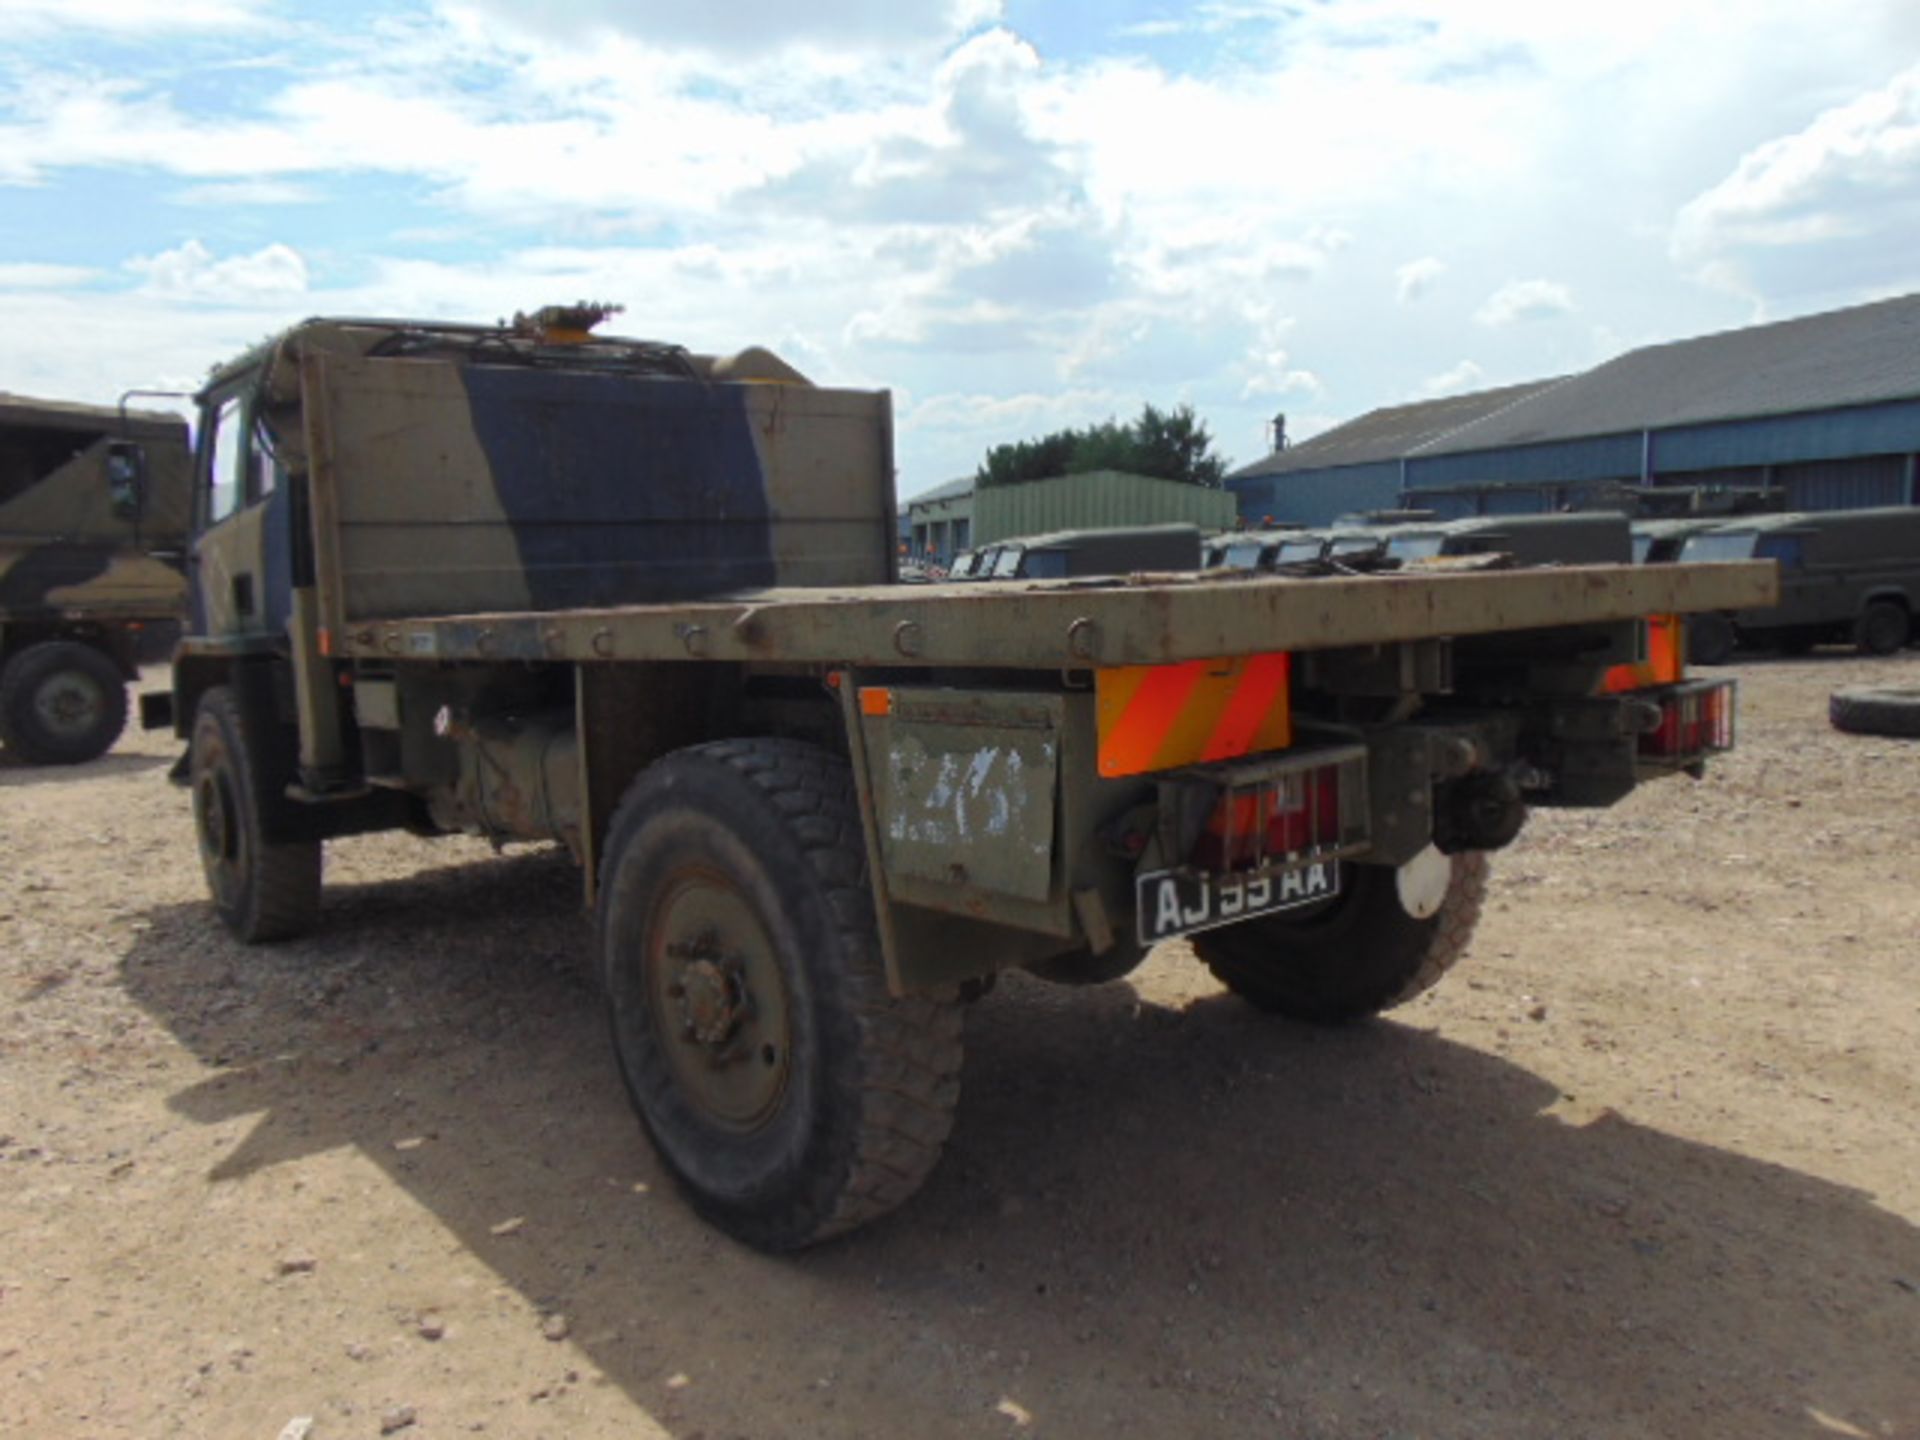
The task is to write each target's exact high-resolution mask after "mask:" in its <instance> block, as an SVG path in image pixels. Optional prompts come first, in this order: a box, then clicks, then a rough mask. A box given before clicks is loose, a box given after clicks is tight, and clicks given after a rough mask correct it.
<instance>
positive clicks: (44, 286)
mask: <svg viewBox="0 0 1920 1440" xmlns="http://www.w3.org/2000/svg"><path fill="white" fill-rule="evenodd" d="M99 274H100V272H99V271H97V270H89V269H87V268H86V267H85V266H82V265H45V264H35V263H33V262H31V261H29V262H26V263H13V264H0V290H71V289H78V288H79V287H80V286H82V285H87V284H91V283H92V282H93V281H94V280H96V279H98V278H99Z"/></svg>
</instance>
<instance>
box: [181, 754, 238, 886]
mask: <svg viewBox="0 0 1920 1440" xmlns="http://www.w3.org/2000/svg"><path fill="white" fill-rule="evenodd" d="M193 816H194V820H195V822H196V823H195V827H194V828H195V829H197V830H198V831H199V833H200V860H201V863H202V864H203V865H204V866H205V867H206V871H207V878H208V879H209V880H210V881H211V882H212V884H213V889H214V892H215V893H216V894H218V895H220V896H221V897H222V898H224V897H226V896H227V895H229V894H231V893H232V891H233V889H234V886H235V884H236V882H237V879H238V876H239V874H240V870H241V866H242V863H243V861H244V859H245V851H246V837H245V832H244V830H243V829H242V828H241V825H240V805H239V801H238V799H237V798H236V797H235V795H234V793H233V784H232V780H231V778H230V777H229V776H228V774H227V772H226V767H225V766H222V765H211V766H209V767H208V768H207V769H206V771H205V772H204V773H203V774H202V775H201V776H200V778H199V780H198V782H197V783H196V784H195V785H194V787H193Z"/></svg>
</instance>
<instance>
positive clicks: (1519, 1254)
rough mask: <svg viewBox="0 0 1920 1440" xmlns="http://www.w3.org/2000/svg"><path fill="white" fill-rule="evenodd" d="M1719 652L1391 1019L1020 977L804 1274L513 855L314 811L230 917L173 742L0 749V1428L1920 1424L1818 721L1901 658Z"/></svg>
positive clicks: (1891, 1036) (1858, 754)
mask: <svg viewBox="0 0 1920 1440" xmlns="http://www.w3.org/2000/svg"><path fill="white" fill-rule="evenodd" d="M1737 673H1738V674H1739V675H1740V677H1741V680H1742V683H1743V704H1744V711H1743V735H1742V747H1741V749H1740V751H1739V752H1738V753H1737V754H1736V755H1735V756H1733V757H1730V758H1729V759H1728V760H1727V761H1725V762H1723V763H1721V764H1720V765H1719V766H1717V767H1716V769H1715V770H1714V772H1713V774H1712V775H1711V776H1710V777H1709V778H1708V779H1707V780H1706V781H1705V782H1703V783H1700V784H1693V783H1691V782H1688V781H1684V780H1680V781H1672V782H1667V783H1664V784H1660V785H1655V786H1649V787H1647V788H1645V789H1643V790H1642V791H1640V792H1639V793H1637V794H1636V795H1635V796H1633V797H1632V798H1631V799H1630V800H1629V801H1628V802H1627V803H1625V804H1623V805H1621V806H1619V807H1618V808H1616V809H1614V810H1612V811H1609V812H1604V813H1599V814H1577V813H1565V814H1543V815H1540V816H1537V817H1536V818H1535V819H1534V821H1533V822H1532V824H1531V825H1530V827H1529V829H1528V831H1527V833H1526V835H1525V836H1524V837H1523V838H1522V840H1521V841H1520V843H1519V844H1517V845H1516V846H1515V847H1514V848H1513V849H1512V850H1510V851H1509V852H1507V853H1506V854H1504V855H1502V856H1501V857H1499V858H1498V860H1497V861H1496V864H1495V879H1494V891H1493V898H1492V901H1491V904H1490V909H1489V913H1488V915H1487V917H1486V919H1485V921H1484V922H1483V924H1482V926H1481V929H1480V933H1479V936H1478V938H1477V939H1476V941H1475V943H1474V945H1473V947H1472V950H1471V953H1470V954H1469V956H1468V958H1467V960H1466V961H1465V962H1464V963H1463V964H1462V966H1461V968H1460V969H1459V970H1457V971H1456V972H1455V973H1454V975H1453V977H1452V978H1451V979H1449V980H1448V981H1447V982H1446V983H1445V984H1443V985H1442V986H1441V987H1440V988H1439V989H1438V990H1437V991H1435V992H1433V993H1432V994H1430V995H1429V996H1427V997H1425V998H1423V999H1422V1000H1420V1001H1418V1002H1416V1003H1414V1004H1412V1005H1410V1006H1408V1007H1406V1008H1405V1009H1403V1010H1401V1011H1399V1012H1396V1013H1395V1014H1394V1015H1393V1016H1392V1017H1391V1018H1389V1019H1386V1020H1382V1021H1379V1022H1376V1023H1373V1024H1370V1025H1363V1026H1356V1027H1351V1028H1347V1029H1341V1030H1332V1031H1317V1030H1311V1029H1307V1028H1304V1027H1300V1026H1295V1025H1290V1024H1285V1023H1278V1022H1274V1021H1272V1020H1268V1019H1264V1018H1262V1017H1259V1016H1257V1015H1255V1014H1253V1013H1252V1012H1250V1011H1249V1010H1248V1009H1246V1008H1245V1007H1244V1006H1242V1005H1240V1004H1239V1003H1237V1002H1236V1001H1234V1000H1233V999H1231V998H1230V997H1228V996H1226V995H1224V994H1222V993H1221V991H1220V990H1219V988H1218V987H1217V986H1216V985H1215V984H1214V983H1213V982H1212V980H1211V979H1210V978H1209V977H1208V976H1207V975H1206V973H1205V972H1204V971H1203V970H1202V969H1200V968H1199V967H1198V966H1197V965H1196V964H1195V963H1194V961H1193V959H1192V957H1191V955H1190V954H1189V953H1187V952H1186V951H1185V950H1184V949H1183V948H1182V947H1178V946H1171V947H1166V948H1165V949H1164V950H1163V951H1162V952H1161V953H1160V954H1159V955H1157V956H1156V957H1155V958H1154V960H1153V961H1152V962H1151V963H1150V964H1149V965H1148V966H1147V967H1146V968H1144V969H1143V970H1142V971H1140V972H1139V973H1138V974H1137V975H1136V976H1134V977H1133V980H1132V981H1131V982H1128V983H1122V984H1115V985H1108V986H1103V987H1100V988H1098V989H1095V990H1088V991H1066V990H1058V989H1052V988H1049V987H1046V986H1044V985H1041V984H1039V983H1038V982H1032V981H1027V980H1024V978H1023V977H1018V976H1015V977H1012V978H1011V979H1010V980H1009V982H1008V983H1006V984H1003V985H1002V986H1001V987H1000V988H999V989H998V990H997V991H996V992H995V993H994V994H993V995H992V996H990V997H989V998H988V999H987V1000H985V1001H984V1002H982V1003H981V1004H980V1005H978V1006H976V1007H975V1008H974V1009H973V1011H972V1012H971V1014H970V1015H969V1025H968V1045H969V1051H970V1055H969V1062H968V1075H967V1085H966V1092H965V1095H964V1097H963V1099H962V1102H961V1108H960V1113H959V1119H958V1124H957V1127H956V1129H955V1132H954V1137H953V1141H952V1143H951V1145H950V1147H949V1150H948V1154H947V1157H946V1160H945V1161H944V1162H943V1164H942V1165H941V1167H940V1169H939V1170H938V1171H937V1172H936V1173H935V1175H934V1177H933V1179H932V1181H931V1182H930V1184H929V1185H928V1187H927V1189H926V1191H925V1192H923V1194H922V1195H921V1196H920V1197H919V1198H918V1199H917V1200H916V1201H915V1202H914V1203H912V1204H911V1205H909V1206H908V1207H907V1208H906V1209H905V1210H903V1211H902V1212H900V1213H899V1214H897V1215H895V1216H894V1217H892V1218H890V1219H889V1220H887V1221H885V1222H883V1223H881V1224H879V1225H877V1226H875V1227H872V1228H871V1229H869V1230H866V1231H864V1232H861V1233H860V1234H858V1235H855V1236H853V1237H850V1238H849V1239H847V1240H844V1241H842V1242H838V1243H836V1244H834V1245H831V1246H829V1247H826V1248H824V1249H822V1250H819V1251H816V1252H813V1253H811V1254H808V1255H806V1256H803V1257H801V1258H799V1259H793V1260H771V1259H767V1258H765V1257H762V1256H759V1255H756V1254H753V1253H751V1252H747V1251H744V1250H742V1249H740V1248H739V1247H737V1246H735V1245H733V1244H731V1243H730V1242H728V1241H726V1240H724V1239H722V1238H720V1237H718V1236H716V1235H715V1234H714V1233H712V1232H711V1231H709V1230H707V1229H705V1228H704V1227H702V1226H701V1225H700V1224H699V1223H698V1222H697V1221H695V1220H694V1219H693V1218H692V1216H691V1214H690V1213H689V1212H688V1210H687V1209H686V1208H685V1207H684V1206H683V1205H682V1204H681V1203H680V1202H679V1201H678V1200H677V1199H676V1197H675V1196H674V1194H673V1193H672V1190H671V1187H670V1186H669V1185H668V1184H667V1182H666V1181H665V1179H664V1177H663V1175H662V1173H661V1171H660V1169H659V1167H658V1165H657V1164H656V1163H655V1161H654V1159H653V1157H652V1155H651V1153H650V1152H649V1150H648V1148H647V1146H646V1144H645V1142H644V1140H643V1138H642V1137H641V1135H640V1134H639V1132H638V1129H637V1127H636V1125H635V1123H634V1121H633V1119H632V1118H631V1116H630V1114H629V1112H628V1110H627V1109H626V1105H625V1100H624V1097H623V1095H622V1093H621V1088H620V1085H619V1082H618V1080H617V1078H616V1076H615V1074H614V1071H613V1068H612V1064H611V1062H610V1059H609V1056H608V1053H607V1045H606V1043H605V1039H604V1036H603V1034H602V1026H601V1021H600V1017H599V1014H598V1012H597V1009H596V1006H595V1000H594V995H593V991H592V987H591V984H590V981H589V979H588V976H587V972H586V969H585V965H584V956H585V953H586V948H587V939H588V935H587V925H586V922H585V919H584V917H583V915H582V913H581V911H580V909H579V905H578V900H579V891H578V882H577V879H576V877H575V876H574V874H573V872H572V871H571V870H570V869H569V868H568V867H567V866H566V865H565V864H564V863H562V862H560V861H558V860H556V859H555V858H554V857H553V856H552V855H551V854H548V853H544V852H537V851H516V852H510V853H509V854H508V855H506V856H505V857H495V856H494V855H493V854H492V853H491V852H490V851H489V850H488V849H487V848H486V847H485V846H483V845H480V844H477V843H470V842H467V841H442V842H437V843H432V844H428V843H423V842H420V841H417V840H413V839H410V838H406V837H386V836H381V837H370V838H365V839H358V840H352V841H346V842H341V843H339V844H336V845H335V846H333V847H331V849H330V852H329V858H328V890H327V898H326V907H325V914H324V926H323V928H322V930H321V931H320V932H319V933H317V934H315V935H314V936H312V937H311V938H309V939H307V940H305V941H302V942H299V943H296V944H290V945H285V946H278V947H271V948H263V949H257V950H245V949H242V948H241V947H239V946H236V945H234V944H231V943H230V942H229V941H228V940H227V939H226V938H225V937H224V935H223V933H222V932H221V931H220V930H219V929H218V927H217V926H216V924H215V923H214V921H213V919H212V917H211V915H210V913H209V912H208V910H207V908H206V906H205V904H204V902H203V899H202V889H201V881H200V876H199V873H198V867H197V862H196V858H195V854H194V850H193V846H192V841H191V836H190V831H189V825H188V817H187V802H186V796H185V793H184V792H183V791H180V790H178V789H175V788H173V787H170V786H169V785H167V783H166V781H165V770H166V766H167V764H168V763H169V762H170V761H171V759H172V756H173V746H172V744H171V742H170V741H166V740H164V739H163V738H161V737H154V736H141V735H129V736H128V737H127V738H126V739H124V740H123V741H122V743H121V745H120V746H119V747H118V749H117V750H116V751H115V752H114V753H113V754H112V755H110V756H108V757H106V758H105V759H103V760H100V761H98V762H95V763H94V764H92V765H88V766H85V767H81V768H79V769H75V770H69V771H41V770H26V769H19V768H6V769H0V846H3V847H4V854H5V857H6V861H5V867H4V868H5V875H4V878H3V879H0V997H4V1004H3V1006H0V1395H4V1399H0V1433H5V1434H8V1435H21V1436H33V1437H60V1436H86V1437H96V1436H97V1437H119V1436H138V1437H158V1436H193V1437H260V1440H273V1437H275V1436H279V1435H282V1434H283V1433H284V1434H290V1435H296V1436H297V1435H300V1434H303V1433H310V1434H311V1436H312V1437H314V1440H332V1437H340V1436H368V1437H374V1436H379V1435H381V1434H383V1433H390V1434H399V1435H404V1436H406V1437H408V1440H411V1437H412V1436H415V1435H420V1436H428V1435H454V1434H468V1433H475V1432H480V1433H486V1434H491V1435H501V1436H554V1437H562V1436H564V1437H582V1436H585V1437H598V1436H609V1437H610V1436H623V1437H624V1436H650V1435H669V1436H674V1437H677V1440H732V1437H752V1440H760V1437H807V1436H894V1435H912V1436H927V1437H936V1436H948V1435H952V1436H1001V1435H1016V1434H1022V1433H1027V1434H1034V1435H1052V1436H1084V1437H1088V1440H1092V1437H1107V1436H1112V1435H1182V1436H1185V1435H1208V1436H1212V1435H1219V1436H1240V1435H1247V1436H1256V1435H1257V1436H1284V1437H1289V1440H1318V1437H1329V1440H1330V1437H1397V1440H1406V1437H1416V1436H1417V1437H1426V1440H1439V1437H1461V1440H1466V1437H1473V1440H1489V1437H1506V1436H1513V1437H1522V1436H1524V1437H1539V1436H1556V1437H1560V1436H1596V1437H1622V1436H1628V1437H1634V1436H1645V1437H1672V1436H1716V1437H1718V1436H1729V1437H1731V1436H1738V1437H1752V1436H1776V1435H1777V1436H1823V1435H1824V1436H1831V1435H1839V1436H1873V1437H1903V1436H1904V1437H1914V1436H1920V1230H1917V1229H1916V1228H1915V1227H1916V1222H1920V1136H1917V1135H1916V1127H1915V1124H1914V1121H1915V1116H1916V1113H1917V1110H1916V1100H1917V1099H1920V1073H1917V1068H1916V1061H1915V1056H1916V1053H1920V1046H1917V1045H1916V1041H1920V987H1917V986H1916V982H1915V977H1914V963H1915V960H1916V949H1917V948H1920V947H1917V946H1916V936H1920V888H1917V887H1916V865H1915V861H1916V856H1920V742H1903V741H1895V740H1874V739H1863V738H1859V737H1851V736H1843V735H1840V734H1837V733H1835V732H1833V731H1831V730H1830V729H1829V728H1828V726H1827V723H1826V719H1825V704H1826V696H1827V692H1828V690H1829V689H1831V688H1833V687H1834V686H1837V685H1841V684H1847V683H1855V682H1859V681H1864V680H1869V679H1873V680H1880V681H1884V682H1889V683H1904V684H1907V685H1914V684H1920V655H1916V654H1911V653H1910V654H1909V655H1907V656H1903V657H1901V658H1899V659H1896V660H1892V661H1884V662H1870V661H1862V660H1857V659H1854V658H1852V657H1850V656H1845V655H1841V654H1838V653H1835V654H1832V655H1823V656H1816V657H1814V658H1812V659H1809V660H1806V661H1798V662H1776V663H1753V664H1749V665H1745V666H1742V667H1739V669H1738V671H1737ZM306 1417H311V1425H310V1427H308V1428H307V1429H305V1430H303V1429H302V1427H301V1426H299V1425H298V1424H293V1425H291V1426H290V1422H294V1421H296V1420H299V1419H304V1418H306Z"/></svg>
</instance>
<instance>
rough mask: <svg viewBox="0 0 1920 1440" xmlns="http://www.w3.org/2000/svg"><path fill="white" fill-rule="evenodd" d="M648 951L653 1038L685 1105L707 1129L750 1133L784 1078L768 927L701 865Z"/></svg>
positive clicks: (786, 1036)
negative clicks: (696, 1113)
mask: <svg viewBox="0 0 1920 1440" xmlns="http://www.w3.org/2000/svg"><path fill="white" fill-rule="evenodd" d="M653 914H654V919H655V923H656V925H657V927H658V928H657V930H656V936H657V938H656V939H655V941H654V942H653V944H652V945H651V946H650V947H649V949H648V958H647V960H646V964H647V967H648V969H649V971H650V972H651V977H650V979H649V981H648V984H649V988H650V990H651V992H652V996H653V1015H654V1027H655V1034H656V1035H657V1036H658V1039H659V1044H660V1045H661V1047H662V1055H663V1058H664V1059H665V1060H666V1062H667V1064H668V1067H669V1068H670V1069H671V1070H672V1072H673V1075H674V1078H675V1080H676V1083H677V1084H678V1085H679V1086H680V1087H681V1091H682V1094H683V1096H684V1097H685V1099H686V1100H687V1102H688V1103H689V1104H690V1105H692V1107H693V1108H694V1109H695V1110H696V1111H698V1112H699V1113H700V1115H701V1116H702V1118H703V1119H704V1120H705V1121H707V1122H708V1123H710V1124H714V1125H718V1126H720V1127H722V1128H725V1129H729V1130H736V1131H743V1132H744V1131H751V1130H753V1129H756V1128H758V1127H759V1126H760V1125H762V1124H764V1123H766V1121H767V1119H768V1117H769V1116H771V1115H773V1114H774V1113H775V1112H776V1111H777V1110H778V1108H779V1106H780V1103H781V1099H782V1097H783V1096H784V1095H785V1093H786V1090H787V1081H788V1077H789V1074H790V1073H791V1053H792V1034H791V1030H790V1024H789V1016H788V999H787V994H786V988H785V982H784V980H783V977H782V975H781V971H780V966H779V962H778V960H777V959H776V958H775V952H774V948H773V943H772V941H771V940H770V939H769V937H768V935H767V933H766V928H765V927H764V926H763V925H762V924H760V922H759V920H758V919H757V917H756V916H755V915H754V914H753V912H752V910H751V909H750V908H749V907H748V906H747V905H746V904H744V903H743V899H742V897H741V895H740V893H739V891H738V890H736V889H734V888H733V887H732V885H730V884H729V883H727V882H726V880H725V879H724V878H723V877H721V876H720V875H718V874H716V873H715V872H713V871H712V870H709V869H707V868H706V867H689V869H688V870H687V871H686V872H683V874H682V875H680V876H679V877H676V880H675V882H674V883H671V884H670V885H669V886H668V887H667V889H666V893H665V894H664V895H663V896H662V897H661V899H660V901H659V903H658V907H657V908H656V909H655V910H654V912H653Z"/></svg>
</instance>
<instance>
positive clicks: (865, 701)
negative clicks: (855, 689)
mask: <svg viewBox="0 0 1920 1440" xmlns="http://www.w3.org/2000/svg"><path fill="white" fill-rule="evenodd" d="M860 713H861V714H862V715H891V714H892V713H893V692H892V691H891V690H886V689H882V688H881V687H879V686H874V687H872V688H871V689H864V690H862V691H861V692H860Z"/></svg>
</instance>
